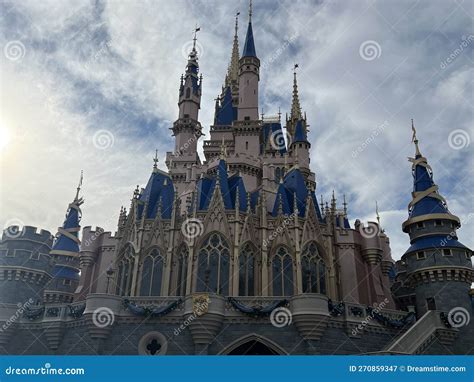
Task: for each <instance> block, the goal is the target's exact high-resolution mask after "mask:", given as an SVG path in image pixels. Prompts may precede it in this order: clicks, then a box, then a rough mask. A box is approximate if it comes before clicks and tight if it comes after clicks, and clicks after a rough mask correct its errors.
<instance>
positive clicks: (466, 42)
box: [439, 34, 474, 70]
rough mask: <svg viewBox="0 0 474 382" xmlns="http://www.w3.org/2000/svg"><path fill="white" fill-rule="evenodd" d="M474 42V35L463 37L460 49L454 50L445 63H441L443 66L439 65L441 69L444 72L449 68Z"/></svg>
mask: <svg viewBox="0 0 474 382" xmlns="http://www.w3.org/2000/svg"><path fill="white" fill-rule="evenodd" d="M473 41H474V35H472V34H471V35H469V36H467V37H466V36H462V37H461V43H460V44H459V47H458V48H456V49H454V50H453V51H452V52H451V54H450V55H449V56H448V57H447V58H446V59H445V60H443V61H441V64H439V67H440V68H441V69H442V70H444V69H446V68H447V67H448V65H449V64H451V63H452V62H454V60H456V58H458V57H459V55H460V54H461V53H462V52H464V50H465V49H466V48H467V47H468V46H469V45H470V44H471V43H472V42H473Z"/></svg>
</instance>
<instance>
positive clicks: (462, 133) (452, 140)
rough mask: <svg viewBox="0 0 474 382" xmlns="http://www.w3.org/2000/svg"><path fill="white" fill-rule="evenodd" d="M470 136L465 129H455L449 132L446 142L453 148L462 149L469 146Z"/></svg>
mask: <svg viewBox="0 0 474 382" xmlns="http://www.w3.org/2000/svg"><path fill="white" fill-rule="evenodd" d="M470 143H471V137H470V136H469V133H468V132H467V131H466V130H463V129H456V130H453V131H451V132H450V133H449V136H448V144H449V147H451V148H452V149H453V150H462V149H464V148H466V147H467V146H469V145H470Z"/></svg>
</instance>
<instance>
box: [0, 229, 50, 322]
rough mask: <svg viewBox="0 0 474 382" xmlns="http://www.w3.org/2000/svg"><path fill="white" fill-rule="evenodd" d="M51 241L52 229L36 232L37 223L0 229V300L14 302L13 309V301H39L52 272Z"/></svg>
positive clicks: (15, 307)
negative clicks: (34, 225)
mask: <svg viewBox="0 0 474 382" xmlns="http://www.w3.org/2000/svg"><path fill="white" fill-rule="evenodd" d="M52 244H53V236H52V235H51V233H50V232H49V231H44V230H41V231H40V232H38V230H37V228H36V227H30V226H25V227H23V229H22V230H20V228H19V227H18V226H10V227H8V228H6V229H5V230H4V231H3V235H2V239H1V241H0V281H1V283H2V287H1V288H0V303H2V304H15V305H13V307H14V310H16V309H18V307H17V305H16V304H20V303H21V304H24V303H27V302H29V305H34V304H38V303H41V302H42V300H43V291H44V286H45V285H46V284H47V283H48V282H49V281H50V280H51V278H52V275H53V268H54V262H52V261H51V258H50V256H49V255H48V253H49V251H50V250H51V246H52ZM30 299H31V300H30ZM14 310H13V311H12V314H14ZM10 316H11V315H10ZM10 316H8V317H10ZM5 317H6V316H5Z"/></svg>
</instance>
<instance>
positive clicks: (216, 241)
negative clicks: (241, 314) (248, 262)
mask: <svg viewBox="0 0 474 382" xmlns="http://www.w3.org/2000/svg"><path fill="white" fill-rule="evenodd" d="M229 256H230V255H229V245H228V244H227V242H226V240H225V239H224V238H223V237H222V235H220V234H218V233H213V234H212V235H210V236H209V237H208V239H207V240H206V241H205V242H204V244H203V245H202V246H201V249H200V250H199V255H198V272H197V285H196V290H197V291H198V292H214V293H218V294H223V295H228V294H229Z"/></svg>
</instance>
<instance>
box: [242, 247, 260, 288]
mask: <svg viewBox="0 0 474 382" xmlns="http://www.w3.org/2000/svg"><path fill="white" fill-rule="evenodd" d="M255 263H256V262H255V251H254V248H253V246H252V245H251V244H250V243H247V244H244V245H243V246H242V248H241V250H240V255H239V296H255V274H256V272H255V270H256V264H255Z"/></svg>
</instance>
